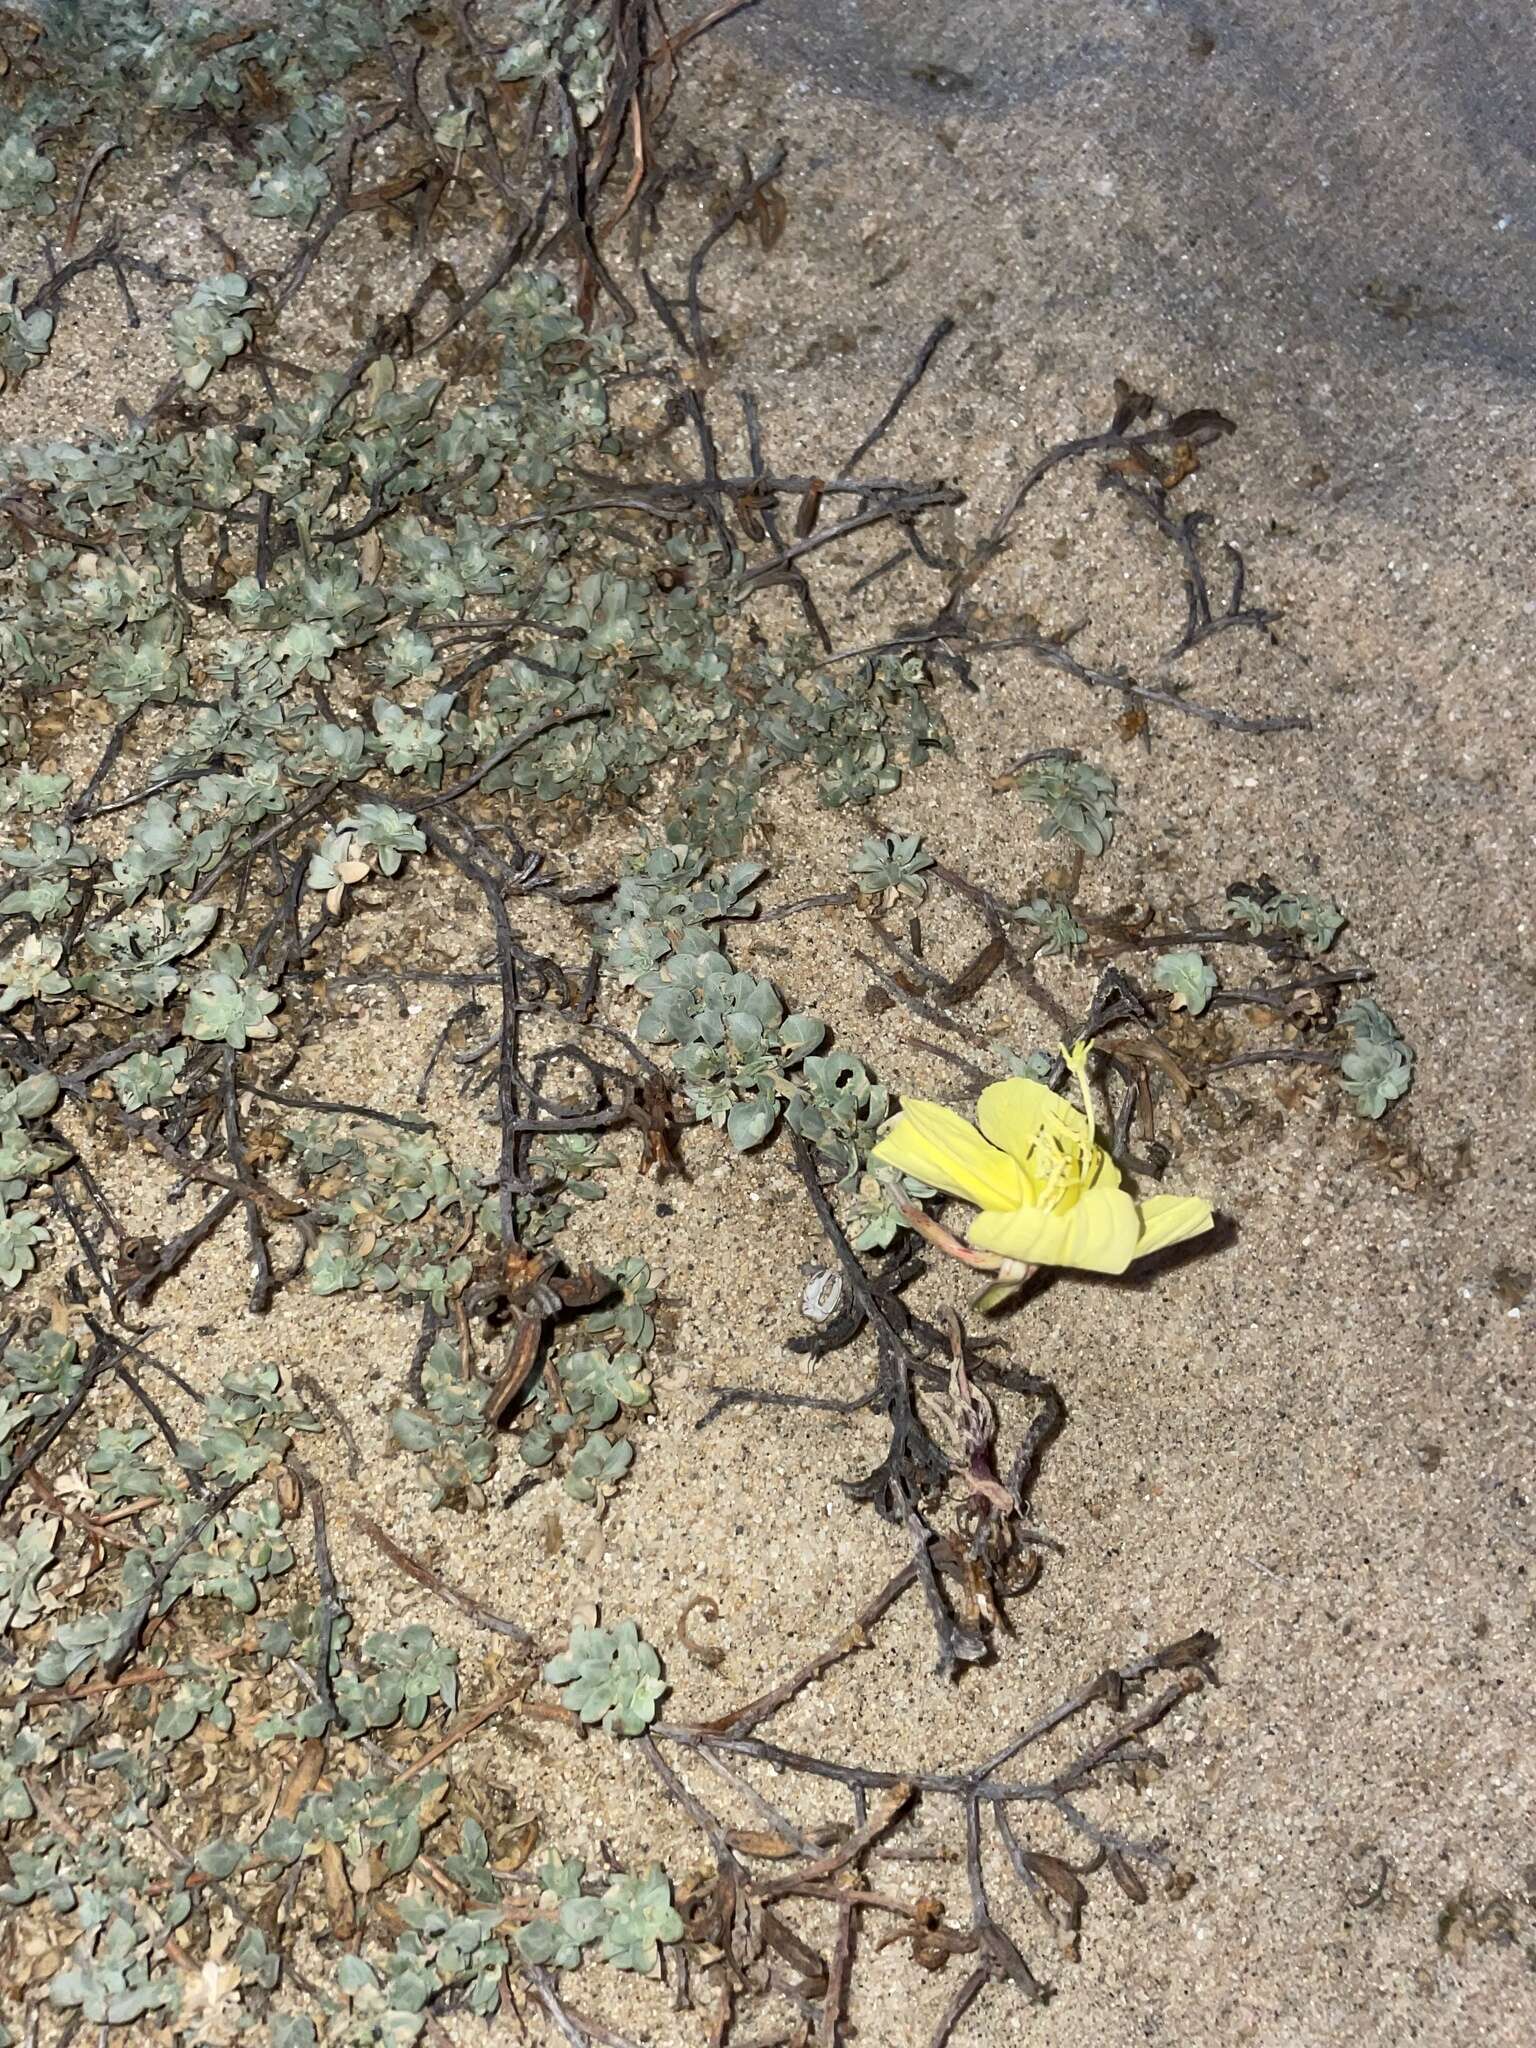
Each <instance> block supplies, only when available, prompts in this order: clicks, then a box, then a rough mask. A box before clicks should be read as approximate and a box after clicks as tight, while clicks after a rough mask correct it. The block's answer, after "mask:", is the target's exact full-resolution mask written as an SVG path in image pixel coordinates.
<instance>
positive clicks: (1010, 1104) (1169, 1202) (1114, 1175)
mask: <svg viewBox="0 0 1536 2048" xmlns="http://www.w3.org/2000/svg"><path fill="white" fill-rule="evenodd" d="M1089 1050H1090V1046H1089V1044H1088V1043H1087V1042H1079V1043H1078V1044H1077V1045H1075V1046H1074V1047H1073V1048H1072V1050H1071V1051H1070V1052H1068V1051H1067V1050H1066V1048H1065V1047H1063V1048H1062V1056H1063V1058H1064V1059H1065V1060H1066V1062H1067V1065H1068V1066H1069V1067H1070V1069H1071V1070H1072V1073H1073V1075H1074V1076H1075V1078H1076V1080H1077V1085H1078V1088H1079V1091H1080V1092H1081V1095H1082V1098H1083V1107H1082V1109H1081V1110H1079V1109H1077V1108H1076V1107H1075V1106H1074V1105H1073V1104H1072V1103H1070V1102H1064V1101H1063V1100H1062V1098H1061V1097H1060V1096H1059V1095H1056V1094H1054V1093H1053V1092H1052V1090H1051V1089H1049V1088H1047V1087H1045V1086H1044V1084H1043V1083H1041V1082H1039V1081H1030V1080H1025V1079H1022V1078H1019V1079H1015V1080H1009V1081H997V1082H994V1084H993V1085H992V1086H991V1087H990V1088H984V1089H983V1090H982V1093H981V1099H980V1101H979V1102H978V1103H977V1105H976V1123H977V1124H979V1125H980V1129H979V1130H978V1129H977V1128H976V1125H974V1124H970V1123H967V1122H966V1120H965V1118H964V1117H962V1116H957V1115H956V1114H955V1112H954V1111H953V1110H952V1109H945V1108H943V1107H942V1106H941V1105H940V1104H939V1103H936V1102H910V1103H908V1104H907V1105H906V1107H905V1108H904V1109H903V1110H902V1112H901V1114H900V1116H898V1117H897V1118H896V1119H895V1121H894V1122H893V1123H892V1124H891V1127H890V1129H889V1130H888V1131H887V1132H886V1133H885V1135H884V1137H882V1138H881V1140H880V1142H879V1144H878V1145H876V1147H875V1149H874V1153H873V1155H872V1156H873V1158H874V1160H875V1162H876V1163H877V1164H879V1165H883V1166H892V1167H895V1168H896V1170H897V1171H898V1172H900V1173H908V1174H911V1176H912V1177H913V1179H914V1180H921V1181H926V1182H927V1183H928V1185H929V1186H930V1187H935V1188H941V1189H942V1190H943V1191H944V1193H945V1194H948V1195H958V1196H959V1197H960V1199H961V1200H962V1201H966V1202H972V1203H974V1204H975V1206H976V1207H977V1209H979V1210H980V1212H981V1213H980V1214H979V1215H978V1216H975V1217H973V1218H972V1220H971V1226H970V1229H969V1230H968V1231H967V1232H966V1240H967V1243H968V1245H969V1246H970V1250H969V1251H967V1250H966V1249H965V1247H964V1246H961V1245H960V1244H959V1243H957V1242H956V1240H955V1239H954V1238H952V1237H951V1236H950V1235H949V1233H948V1232H947V1231H943V1230H942V1229H941V1228H940V1227H939V1226H937V1225H935V1224H933V1223H932V1221H931V1219H929V1218H928V1217H926V1216H921V1213H920V1212H917V1211H913V1210H910V1209H908V1210H904V1211H903V1213H904V1214H905V1215H906V1217H907V1220H908V1221H909V1222H913V1223H914V1224H915V1225H917V1226H918V1227H920V1226H921V1225H927V1226H928V1227H927V1229H926V1230H925V1231H924V1235H925V1236H928V1237H930V1238H931V1240H932V1241H933V1242H934V1243H936V1244H939V1245H941V1246H942V1247H943V1249H945V1250H946V1251H949V1252H952V1253H953V1254H954V1255H955V1256H956V1257H959V1258H962V1259H964V1260H965V1261H966V1263H967V1264H968V1265H973V1266H980V1267H982V1268H984V1269H985V1270H986V1271H988V1272H995V1273H997V1274H998V1275H999V1276H1000V1277H1001V1278H1002V1279H1004V1280H1006V1281H1011V1282H1014V1283H1017V1282H1018V1281H1021V1280H1023V1279H1025V1278H1026V1277H1027V1275H1028V1272H1029V1269H1031V1268H1032V1267H1035V1266H1077V1267H1080V1268H1081V1269H1082V1270H1083V1271H1085V1272H1088V1273H1123V1272H1124V1271H1125V1270H1126V1268H1127V1267H1128V1266H1129V1265H1130V1264H1131V1263H1132V1261H1133V1260H1135V1259H1142V1258H1145V1257H1146V1256H1147V1254H1148V1253H1149V1252H1157V1251H1162V1250H1163V1249H1164V1247H1165V1246H1167V1245H1171V1244H1182V1243H1183V1242H1184V1240H1185V1239H1186V1238H1191V1237H1199V1236H1200V1235H1201V1233H1202V1232H1204V1231H1207V1230H1209V1229H1210V1227H1211V1209H1210V1204H1209V1203H1208V1202H1202V1201H1200V1200H1198V1199H1196V1198H1195V1197H1193V1196H1186V1195H1152V1196H1150V1197H1149V1198H1148V1199H1147V1200H1145V1201H1137V1200H1135V1199H1134V1197H1132V1196H1131V1195H1128V1194H1127V1193H1126V1192H1125V1190H1124V1189H1123V1188H1122V1187H1121V1185H1120V1172H1119V1169H1118V1168H1117V1167H1116V1165H1115V1162H1114V1161H1113V1160H1112V1159H1111V1158H1110V1156H1109V1154H1108V1153H1107V1152H1105V1151H1104V1149H1103V1148H1102V1146H1101V1145H1100V1144H1099V1143H1098V1141H1097V1138H1096V1136H1095V1125H1094V1116H1093V1098H1092V1096H1091V1095H1090V1094H1089V1091H1088V1076H1087V1061H1088V1053H1089Z"/></svg>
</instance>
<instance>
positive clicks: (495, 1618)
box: [353, 1515, 533, 1649]
mask: <svg viewBox="0 0 1536 2048" xmlns="http://www.w3.org/2000/svg"><path fill="white" fill-rule="evenodd" d="M353 1520H354V1521H355V1522H356V1523H357V1526H358V1527H359V1528H360V1529H361V1530H362V1532H363V1534H364V1535H365V1536H366V1537H367V1538H368V1540H369V1541H370V1542H371V1543H375V1544H377V1546H378V1547H379V1549H380V1550H382V1551H383V1553H384V1555H385V1556H386V1557H387V1558H389V1559H390V1560H391V1562H392V1563H394V1564H396V1565H398V1566H399V1567H400V1569H401V1571H403V1572H404V1573H405V1575H406V1577H407V1578H411V1579H414V1580H415V1581H416V1583H417V1585H418V1586H425V1587H427V1588H428V1590H429V1591H430V1592H433V1593H436V1595H437V1596H438V1598H439V1599H440V1600H446V1601H447V1602H448V1605H449V1606H450V1607H457V1608H458V1610H459V1612H460V1614H467V1615H468V1616H469V1618H470V1620H471V1621H473V1622H477V1623H478V1624H479V1626H480V1627H481V1628H488V1629H491V1630H493V1631H494V1632H495V1634H497V1635H499V1636H510V1637H511V1639H512V1641H513V1642H515V1643H521V1644H522V1646H523V1647H524V1649H531V1648H532V1647H533V1637H532V1636H531V1635H530V1634H529V1633H528V1631H527V1629H525V1628H524V1627H523V1626H522V1624H521V1623H520V1622H516V1621H508V1620H507V1618H506V1617H505V1615H501V1614H493V1613H492V1612H491V1610H490V1608H488V1607H484V1606H482V1605H481V1603H480V1602H479V1601H478V1600H475V1599H472V1598H471V1596H470V1595H469V1594H468V1593H461V1592H460V1591H459V1589H458V1587H457V1586H450V1585H449V1583H448V1581H447V1580H446V1579H445V1578H444V1577H443V1576H442V1574H441V1573H440V1572H435V1571H433V1570H432V1568H431V1566H430V1565H425V1564H423V1563H422V1562H421V1559H420V1558H418V1557H412V1555H411V1553H410V1552H409V1551H408V1550H406V1549H405V1548H404V1547H403V1546H402V1545H401V1544H399V1543H397V1542H396V1541H395V1539H394V1537H393V1536H387V1535H386V1534H385V1533H384V1531H383V1530H382V1529H381V1528H380V1527H379V1525H378V1523H377V1522H375V1521H373V1520H372V1519H371V1518H370V1517H369V1516H368V1515H354V1516H353Z"/></svg>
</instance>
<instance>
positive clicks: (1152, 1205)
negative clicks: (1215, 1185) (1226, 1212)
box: [1133, 1195, 1214, 1259]
mask: <svg viewBox="0 0 1536 2048" xmlns="http://www.w3.org/2000/svg"><path fill="white" fill-rule="evenodd" d="M1136 1213H1137V1215H1138V1217H1139V1218H1140V1221H1141V1236H1140V1238H1139V1239H1138V1240H1137V1244H1136V1250H1135V1252H1134V1254H1133V1256H1134V1257H1136V1258H1138V1259H1144V1258H1145V1257H1146V1256H1147V1254H1148V1253H1149V1252H1160V1251H1162V1250H1164V1248H1165V1247H1166V1246H1168V1245H1170V1244H1183V1242H1184V1241H1185V1239H1186V1238H1190V1237H1203V1236H1204V1234H1205V1232H1206V1231H1208V1230H1209V1229H1210V1227H1211V1224H1212V1222H1213V1221H1214V1218H1213V1217H1212V1215H1211V1205H1210V1203H1209V1202H1202V1201H1201V1200H1200V1199H1199V1198H1198V1197H1197V1196H1195V1195H1149V1196H1148V1197H1147V1199H1146V1201H1144V1202H1138V1203H1137V1204H1136Z"/></svg>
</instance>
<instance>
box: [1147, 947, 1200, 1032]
mask: <svg viewBox="0 0 1536 2048" xmlns="http://www.w3.org/2000/svg"><path fill="white" fill-rule="evenodd" d="M1152 979H1153V982H1154V983H1155V984H1156V986H1157V987H1158V988H1160V989H1164V990H1166V992H1167V993H1168V994H1169V995H1170V996H1172V998H1173V1002H1172V1004H1171V1007H1172V1008H1173V1009H1175V1010H1187V1011H1188V1012H1189V1014H1190V1016H1191V1017H1198V1016H1199V1015H1200V1014H1201V1012H1202V1011H1203V1010H1204V1009H1205V1008H1206V1006H1207V1004H1208V1003H1209V1002H1210V1000H1211V997H1212V996H1213V995H1214V994H1215V991H1216V971H1215V969H1214V968H1213V967H1211V966H1210V965H1209V964H1208V963H1207V961H1206V959H1205V956H1204V955H1203V954H1202V953H1201V952H1199V951H1198V949H1196V948H1194V947H1190V948H1188V949H1187V950H1186V951H1184V952H1181V953H1163V954H1161V955H1160V956H1159V958H1158V960H1157V962H1156V964H1155V965H1154V967H1153V969H1152Z"/></svg>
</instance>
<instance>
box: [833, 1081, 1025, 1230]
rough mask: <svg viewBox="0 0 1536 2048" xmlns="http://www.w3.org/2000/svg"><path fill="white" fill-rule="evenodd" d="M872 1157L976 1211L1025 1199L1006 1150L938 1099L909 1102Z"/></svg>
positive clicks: (1014, 1204) (1020, 1178)
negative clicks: (974, 1208) (1001, 1149)
mask: <svg viewBox="0 0 1536 2048" xmlns="http://www.w3.org/2000/svg"><path fill="white" fill-rule="evenodd" d="M871 1157H872V1158H874V1159H875V1160H877V1161H878V1162H879V1164H880V1165H882V1166H894V1167H895V1168H896V1170H897V1172H898V1173H910V1174H911V1175H912V1178H913V1179H914V1180H921V1181H926V1182H927V1184H928V1185H929V1187H931V1188H942V1189H943V1191H944V1193H945V1194H946V1195H958V1196H959V1197H960V1198H961V1200H962V1201H966V1202H974V1203H975V1204H976V1206H977V1208H978V1209H1015V1208H1017V1207H1018V1205H1019V1203H1020V1202H1021V1201H1022V1200H1023V1198H1024V1184H1023V1176H1022V1175H1021V1174H1020V1172H1019V1169H1018V1168H1017V1166H1015V1165H1014V1163H1013V1161H1012V1160H1011V1159H1010V1158H1008V1156H1007V1154H1006V1153H1003V1152H999V1151H998V1150H997V1148H996V1146H994V1145H989V1144H988V1143H987V1141H986V1139H985V1138H984V1137H983V1136H982V1135H981V1133H980V1131H978V1130H977V1129H976V1126H975V1125H974V1124H969V1123H967V1122H966V1120H965V1118H964V1117H963V1116H957V1115H956V1114H955V1112H954V1110H952V1109H945V1108H944V1106H943V1104H942V1103H938V1102H909V1103H908V1104H907V1105H906V1107H905V1108H904V1109H903V1110H902V1113H901V1115H900V1116H899V1117H897V1119H896V1121H895V1122H894V1123H893V1124H892V1125H891V1127H890V1129H889V1130H888V1131H887V1132H886V1133H885V1136H884V1137H883V1138H882V1139H881V1140H880V1142H879V1144H878V1145H876V1147H875V1149H874V1152H873V1153H872V1154H871Z"/></svg>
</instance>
